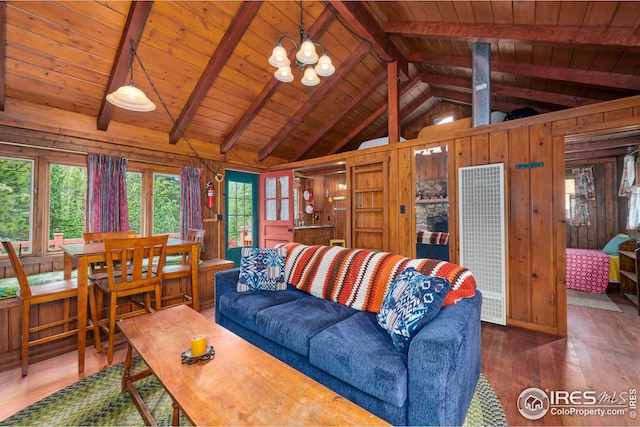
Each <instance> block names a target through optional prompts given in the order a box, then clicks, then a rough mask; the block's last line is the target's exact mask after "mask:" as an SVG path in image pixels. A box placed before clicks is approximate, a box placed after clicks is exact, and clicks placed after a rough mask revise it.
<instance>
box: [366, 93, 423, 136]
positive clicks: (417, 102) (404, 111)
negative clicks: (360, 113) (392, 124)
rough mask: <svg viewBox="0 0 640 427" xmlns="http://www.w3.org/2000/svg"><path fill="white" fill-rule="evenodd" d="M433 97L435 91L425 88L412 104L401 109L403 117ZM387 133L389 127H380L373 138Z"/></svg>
mask: <svg viewBox="0 0 640 427" xmlns="http://www.w3.org/2000/svg"><path fill="white" fill-rule="evenodd" d="M433 97H434V96H433V91H432V90H431V89H430V88H429V89H427V90H425V91H424V92H422V93H421V94H420V96H419V97H417V98H416V99H414V100H413V101H412V102H411V103H410V104H408V105H407V106H405V107H404V108H403V109H401V111H400V116H403V117H405V118H407V117H408V116H410V115H411V114H412V113H413V112H414V111H416V110H417V109H418V108H420V107H421V106H422V105H423V104H424V103H425V102H427V101H429V100H430V99H431V98H433ZM402 121H403V119H401V120H400V122H402ZM386 133H387V128H386V127H383V128H382V129H380V130H379V131H378V132H376V133H375V134H374V135H373V138H374V139H375V138H381V137H383V136H385V135H386Z"/></svg>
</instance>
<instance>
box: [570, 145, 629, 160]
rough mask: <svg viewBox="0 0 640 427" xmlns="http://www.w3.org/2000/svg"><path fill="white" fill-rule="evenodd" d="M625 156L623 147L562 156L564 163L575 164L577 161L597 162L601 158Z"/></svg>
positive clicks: (625, 150)
mask: <svg viewBox="0 0 640 427" xmlns="http://www.w3.org/2000/svg"><path fill="white" fill-rule="evenodd" d="M625 154H627V149H626V148H625V147H618V148H610V149H608V150H598V151H579V152H577V153H568V154H566V155H565V156H564V160H565V162H575V161H578V160H583V161H585V160H587V161H595V162H597V161H599V160H602V158H603V157H610V158H616V157H619V156H624V155H625Z"/></svg>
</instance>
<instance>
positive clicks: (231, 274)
mask: <svg viewBox="0 0 640 427" xmlns="http://www.w3.org/2000/svg"><path fill="white" fill-rule="evenodd" d="M239 277H240V268H232V269H230V270H224V271H219V272H217V273H216V275H215V284H216V291H215V299H216V305H215V307H216V322H218V320H219V316H220V314H219V310H218V307H220V305H219V304H218V302H219V301H220V297H221V296H222V295H224V294H228V293H231V292H237V290H236V289H237V284H238V278H239Z"/></svg>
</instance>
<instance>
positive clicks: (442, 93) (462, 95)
mask: <svg viewBox="0 0 640 427" xmlns="http://www.w3.org/2000/svg"><path fill="white" fill-rule="evenodd" d="M432 89H433V95H434V96H436V97H438V98H440V99H441V100H443V101H448V102H452V103H454V104H462V105H471V91H469V92H468V93H466V92H460V91H459V89H460V88H456V89H457V90H454V89H451V88H446V87H436V86H433V87H432ZM465 90H466V89H465ZM527 105H528V106H530V105H529V104H526V105H525V104H516V103H512V102H506V101H499V100H495V99H492V100H491V109H492V110H498V111H513V110H516V109H518V108H522V107H525V106H527ZM535 110H536V111H538V112H539V113H548V112H550V111H552V109H550V108H548V107H541V106H538V105H536V106H535Z"/></svg>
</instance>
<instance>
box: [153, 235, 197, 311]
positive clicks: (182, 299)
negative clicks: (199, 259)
mask: <svg viewBox="0 0 640 427" xmlns="http://www.w3.org/2000/svg"><path fill="white" fill-rule="evenodd" d="M204 233H205V231H204V230H199V229H195V228H190V229H188V230H187V235H186V237H185V240H188V241H190V242H197V243H202V242H203V241H204ZM174 280H179V291H178V293H171V294H170V295H164V286H163V289H162V292H163V295H162V301H163V302H165V301H174V300H178V302H177V303H172V304H168V305H163V308H167V307H172V306H174V305H179V304H186V305H189V306H192V305H193V287H192V288H191V295H189V294H188V293H187V282H189V283H191V249H189V250H187V251H185V252H183V253H182V259H181V262H180V264H175V265H167V264H166V263H165V266H164V270H163V273H162V281H163V282H164V283H163V285H165V284H167V282H169V281H174Z"/></svg>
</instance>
